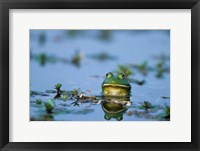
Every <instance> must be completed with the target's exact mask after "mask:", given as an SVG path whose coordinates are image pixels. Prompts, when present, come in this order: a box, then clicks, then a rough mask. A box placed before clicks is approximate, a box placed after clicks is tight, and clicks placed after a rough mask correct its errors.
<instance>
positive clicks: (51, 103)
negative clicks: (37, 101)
mask: <svg viewBox="0 0 200 151" xmlns="http://www.w3.org/2000/svg"><path fill="white" fill-rule="evenodd" d="M54 107H55V101H54V100H53V99H50V100H48V101H47V102H46V103H45V108H46V111H47V112H48V113H51V112H52V110H53V109H54Z"/></svg>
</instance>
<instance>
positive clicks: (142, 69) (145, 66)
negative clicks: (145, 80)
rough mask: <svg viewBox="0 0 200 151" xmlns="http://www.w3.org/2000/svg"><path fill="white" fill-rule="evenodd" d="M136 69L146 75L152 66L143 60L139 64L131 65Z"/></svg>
mask: <svg viewBox="0 0 200 151" xmlns="http://www.w3.org/2000/svg"><path fill="white" fill-rule="evenodd" d="M132 66H133V67H134V68H135V69H136V70H138V71H139V72H140V73H141V74H143V75H145V76H146V75H147V73H148V72H149V71H152V68H151V67H149V66H148V62H147V61H144V62H143V63H141V64H135V65H132Z"/></svg>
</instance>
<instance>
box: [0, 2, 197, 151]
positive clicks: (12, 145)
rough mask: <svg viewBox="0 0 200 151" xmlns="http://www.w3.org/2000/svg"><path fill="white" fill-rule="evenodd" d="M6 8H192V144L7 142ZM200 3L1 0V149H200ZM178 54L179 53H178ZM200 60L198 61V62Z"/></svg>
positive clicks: (7, 57) (7, 10) (7, 21)
mask: <svg viewBox="0 0 200 151" xmlns="http://www.w3.org/2000/svg"><path fill="white" fill-rule="evenodd" d="M9 9H191V15H192V16H191V27H192V31H191V38H192V39H191V45H192V46H191V50H192V52H191V53H192V56H191V57H192V58H191V60H192V62H191V64H192V66H191V69H192V72H191V77H192V79H191V86H192V87H191V94H192V98H191V100H192V109H191V110H192V113H191V115H192V117H191V119H192V122H191V127H192V130H191V136H192V139H191V142H173V143H171V142H165V143H164V142H163V143H162V142H161V143H159V142H140V143H128V142H123V143H116V142H101V143H100V142H95V143H91V142H88V143H83V142H73V143H69V142H66V143H61V142H59V143H58V142H55V143H47V142H44V143H38V142H34V143H30V142H23V143H22V142H9ZM199 29H200V2H199V0H57V1H56V0H0V33H1V34H0V35H1V38H0V83H1V84H0V122H1V123H0V138H1V140H0V148H1V150H4V151H7V150H12V151H15V150H17V151H21V150H23V151H24V150H76V151H78V150H140V151H141V150H161V151H162V150H163V151H167V150H170V151H171V150H176V151H189V150H192V151H198V150H200V139H199V137H200V129H199V127H200V111H199V109H200V103H199V96H200V93H198V88H199V86H200V80H199V75H200V74H199V73H200V69H199V67H200V53H199V52H198V51H199V49H200V30H199ZM180 53H181V52H180ZM198 59H199V61H198ZM198 94H199V95H198ZM77 135H78V134H77Z"/></svg>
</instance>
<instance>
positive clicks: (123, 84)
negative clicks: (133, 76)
mask: <svg viewBox="0 0 200 151" xmlns="http://www.w3.org/2000/svg"><path fill="white" fill-rule="evenodd" d="M102 92H103V95H104V96H122V97H129V96H130V92H131V85H130V84H129V82H128V80H127V79H125V76H124V74H122V73H120V74H118V76H115V75H113V74H112V73H111V72H109V73H107V74H106V79H105V80H104V81H103V83H102Z"/></svg>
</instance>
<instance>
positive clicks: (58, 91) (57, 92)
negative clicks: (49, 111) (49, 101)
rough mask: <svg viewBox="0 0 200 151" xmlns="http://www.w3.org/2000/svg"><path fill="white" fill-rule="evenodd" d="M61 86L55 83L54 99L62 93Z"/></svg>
mask: <svg viewBox="0 0 200 151" xmlns="http://www.w3.org/2000/svg"><path fill="white" fill-rule="evenodd" d="M61 87H62V84H60V83H58V84H56V85H55V87H54V88H55V89H56V96H55V97H54V98H55V99H56V98H60V96H61V94H62V91H61V89H60V88H61Z"/></svg>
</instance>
